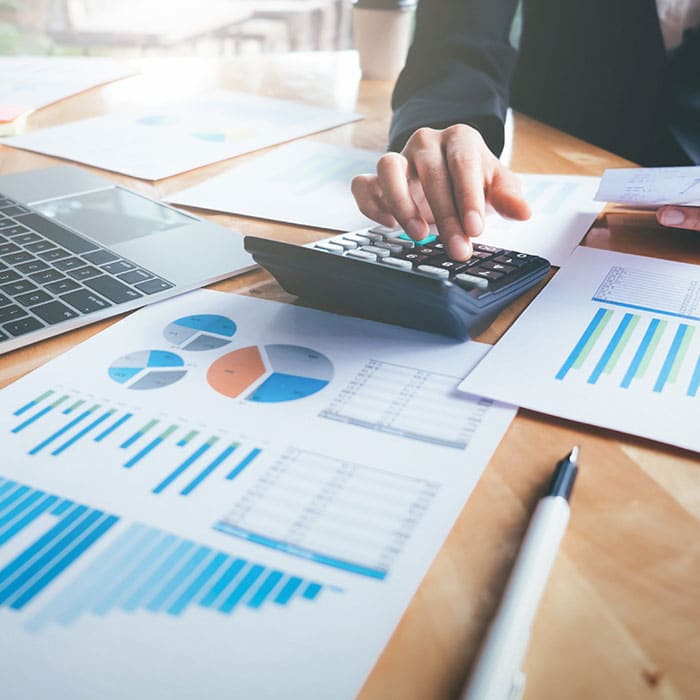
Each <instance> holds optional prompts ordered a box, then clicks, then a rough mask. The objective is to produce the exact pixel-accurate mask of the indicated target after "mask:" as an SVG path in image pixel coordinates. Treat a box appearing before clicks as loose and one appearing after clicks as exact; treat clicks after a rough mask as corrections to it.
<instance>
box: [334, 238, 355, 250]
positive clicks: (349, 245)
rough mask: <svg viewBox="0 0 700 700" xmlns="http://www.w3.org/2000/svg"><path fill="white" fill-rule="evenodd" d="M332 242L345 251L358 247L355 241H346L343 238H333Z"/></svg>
mask: <svg viewBox="0 0 700 700" xmlns="http://www.w3.org/2000/svg"><path fill="white" fill-rule="evenodd" d="M332 242H333V243H335V244H336V245H339V246H342V247H343V248H344V249H345V250H355V248H357V247H359V246H358V245H357V243H355V241H348V240H346V239H345V238H334V239H333V241H332Z"/></svg>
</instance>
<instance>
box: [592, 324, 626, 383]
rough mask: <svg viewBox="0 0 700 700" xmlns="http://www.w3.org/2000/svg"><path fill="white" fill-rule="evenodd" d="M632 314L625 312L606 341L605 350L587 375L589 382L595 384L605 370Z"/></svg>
mask: <svg viewBox="0 0 700 700" xmlns="http://www.w3.org/2000/svg"><path fill="white" fill-rule="evenodd" d="M633 316H634V314H625V315H624V316H623V317H622V320H621V321H620V323H619V324H618V326H617V328H616V329H615V333H614V334H613V337H612V338H611V339H610V342H609V343H608V345H607V347H606V348H605V351H604V352H603V354H602V355H601V356H600V359H599V360H598V364H597V365H596V366H595V368H594V369H593V371H592V372H591V376H590V377H588V383H589V384H595V383H596V382H597V381H598V380H599V379H600V375H601V374H603V372H604V371H605V368H606V367H607V365H608V362H610V358H611V357H612V356H613V353H614V352H615V349H616V348H617V346H618V345H619V344H620V341H621V340H622V338H623V337H624V335H625V331H626V330H627V326H629V325H630V322H631V321H632V318H633Z"/></svg>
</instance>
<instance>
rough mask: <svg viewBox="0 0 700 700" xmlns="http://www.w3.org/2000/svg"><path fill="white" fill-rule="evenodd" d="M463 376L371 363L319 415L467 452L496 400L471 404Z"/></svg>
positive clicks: (385, 363) (386, 363)
mask: <svg viewBox="0 0 700 700" xmlns="http://www.w3.org/2000/svg"><path fill="white" fill-rule="evenodd" d="M459 381H460V380H459V378H458V377H452V376H449V375H445V374H437V373H435V372H426V371H425V370H420V369H416V368H414V367H404V366H402V365H398V364H393V363H390V362H383V361H380V360H374V359H373V360H370V361H369V362H368V363H367V364H366V365H365V366H364V367H363V369H362V370H361V371H360V372H359V373H358V374H357V375H356V376H355V377H354V378H353V380H352V381H351V382H350V383H349V384H348V385H347V387H345V389H343V390H342V391H341V392H340V393H339V394H338V396H337V397H336V398H335V399H334V400H333V402H332V403H331V404H330V406H328V408H326V409H325V410H323V411H322V412H321V413H320V414H319V415H320V416H321V417H322V418H328V419H330V420H335V421H340V422H343V423H350V424H352V425H357V426H361V427H363V428H368V429H370V430H376V431H379V432H384V433H389V434H391V435H399V436H401V437H406V438H410V439H412V440H419V441H422V442H427V443H431V444H436V445H442V446H444V447H451V448H455V449H458V450H463V449H465V448H466V447H467V445H468V444H469V441H470V439H471V437H472V435H473V434H474V432H475V431H476V430H477V429H478V427H479V425H480V424H481V422H482V420H483V417H484V415H485V413H486V412H487V411H488V409H489V407H490V406H491V405H492V402H491V401H489V400H488V399H481V400H479V401H477V402H475V403H473V404H470V403H466V402H465V401H464V400H463V399H461V398H459V396H457V395H456V394H455V388H456V386H457V385H458V384H459Z"/></svg>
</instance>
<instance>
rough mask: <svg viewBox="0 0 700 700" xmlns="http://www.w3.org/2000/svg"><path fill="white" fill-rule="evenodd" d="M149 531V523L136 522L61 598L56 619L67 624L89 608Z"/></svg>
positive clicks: (62, 623)
mask: <svg viewBox="0 0 700 700" xmlns="http://www.w3.org/2000/svg"><path fill="white" fill-rule="evenodd" d="M148 531H149V530H148V529H147V528H146V526H145V525H143V524H141V523H136V524H135V525H132V526H131V527H129V528H128V529H127V530H126V531H125V532H123V533H122V534H121V535H119V537H117V539H116V540H115V541H114V542H113V543H112V544H111V545H110V546H109V547H108V548H107V549H106V550H105V551H104V552H103V553H102V554H101V555H100V556H99V557H98V559H97V561H95V563H94V564H93V565H92V566H91V567H90V569H89V570H88V571H87V573H86V574H84V575H83V576H82V577H81V578H80V580H79V581H78V582H77V584H74V585H73V586H72V587H71V588H70V590H69V591H68V593H67V594H64V596H63V597H62V598H61V599H59V603H58V605H57V606H56V607H57V608H58V609H57V611H56V612H55V620H56V622H58V623H59V624H61V625H64V626H67V625H69V624H71V623H72V622H75V620H77V619H78V617H79V616H80V615H81V614H82V613H83V612H84V611H85V610H88V609H89V608H90V606H91V605H92V604H93V601H94V600H95V599H97V598H99V596H100V595H101V593H102V591H103V590H104V588H105V587H106V586H108V585H109V583H110V582H111V581H113V580H114V577H115V576H118V575H119V572H120V571H121V570H122V569H123V567H124V566H125V565H126V564H127V563H128V562H129V561H130V559H131V552H132V551H133V550H134V549H135V548H136V547H138V544H139V542H140V538H142V537H144V533H147V532H148ZM40 622H41V621H40Z"/></svg>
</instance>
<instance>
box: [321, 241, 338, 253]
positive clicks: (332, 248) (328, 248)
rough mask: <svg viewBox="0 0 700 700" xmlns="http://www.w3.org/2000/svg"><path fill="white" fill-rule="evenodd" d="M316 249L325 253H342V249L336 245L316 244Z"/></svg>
mask: <svg viewBox="0 0 700 700" xmlns="http://www.w3.org/2000/svg"><path fill="white" fill-rule="evenodd" d="M315 247H316V248H318V249H319V250H325V251H326V252H327V253H342V252H343V250H344V248H343V246H341V245H338V244H337V243H317V244H316V246H315Z"/></svg>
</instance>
